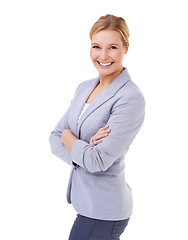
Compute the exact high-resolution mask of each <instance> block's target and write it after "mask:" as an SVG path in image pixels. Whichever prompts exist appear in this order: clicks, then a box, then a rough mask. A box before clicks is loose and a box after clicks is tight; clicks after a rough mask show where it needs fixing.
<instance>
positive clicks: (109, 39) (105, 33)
mask: <svg viewBox="0 0 188 240" xmlns="http://www.w3.org/2000/svg"><path fill="white" fill-rule="evenodd" d="M91 42H92V43H98V44H101V45H102V44H105V45H110V44H112V43H113V44H115V43H117V44H121V43H122V37H121V34H120V33H119V32H118V31H117V30H110V29H105V30H101V31H99V32H97V33H96V34H95V35H94V36H93V37H92V40H91Z"/></svg>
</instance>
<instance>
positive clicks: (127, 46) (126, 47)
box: [125, 43, 129, 54]
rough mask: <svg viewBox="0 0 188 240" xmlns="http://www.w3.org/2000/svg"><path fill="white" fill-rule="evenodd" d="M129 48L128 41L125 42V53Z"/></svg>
mask: <svg viewBox="0 0 188 240" xmlns="http://www.w3.org/2000/svg"><path fill="white" fill-rule="evenodd" d="M128 50H129V43H127V45H126V46H125V54H126V53H127V52H128Z"/></svg>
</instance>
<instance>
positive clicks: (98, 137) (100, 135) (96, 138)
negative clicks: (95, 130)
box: [95, 133, 108, 140]
mask: <svg viewBox="0 0 188 240" xmlns="http://www.w3.org/2000/svg"><path fill="white" fill-rule="evenodd" d="M107 136H108V133H103V134H96V135H95V140H99V139H101V138H105V137H107Z"/></svg>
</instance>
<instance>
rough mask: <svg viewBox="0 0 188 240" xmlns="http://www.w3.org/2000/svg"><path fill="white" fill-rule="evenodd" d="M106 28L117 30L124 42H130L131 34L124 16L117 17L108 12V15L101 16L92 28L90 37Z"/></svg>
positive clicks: (125, 43)
mask: <svg viewBox="0 0 188 240" xmlns="http://www.w3.org/2000/svg"><path fill="white" fill-rule="evenodd" d="M104 29H111V30H117V31H118V32H119V33H120V34H121V36H122V41H123V44H124V45H125V46H126V45H127V43H128V42H129V40H128V38H129V36H130V34H129V28H128V26H127V24H126V21H125V19H123V18H122V17H116V16H114V15H110V14H107V15H106V16H102V17H100V18H99V19H98V20H97V21H96V22H95V23H94V25H93V27H92V28H91V30H90V34H89V36H90V39H92V37H93V36H94V35H95V34H96V33H97V32H99V31H100V30H104Z"/></svg>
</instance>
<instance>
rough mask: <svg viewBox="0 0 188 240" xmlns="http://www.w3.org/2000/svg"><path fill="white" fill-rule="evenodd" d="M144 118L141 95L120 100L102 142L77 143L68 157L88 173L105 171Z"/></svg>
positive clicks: (123, 151) (128, 141)
mask: <svg viewBox="0 0 188 240" xmlns="http://www.w3.org/2000/svg"><path fill="white" fill-rule="evenodd" d="M144 115H145V101H144V98H143V96H142V95H141V94H138V95H137V96H134V97H130V98H129V99H125V97H122V98H121V99H120V100H119V101H118V102H116V104H114V107H113V109H112V111H111V114H110V118H109V120H108V122H107V125H109V129H110V130H111V132H110V133H109V135H108V136H107V137H106V138H104V139H103V141H102V143H100V144H98V145H96V146H94V147H93V146H91V145H89V144H88V143H87V142H85V141H82V140H77V141H75V142H74V144H73V146H72V151H71V158H72V161H74V162H75V163H76V164H78V165H79V166H81V167H83V168H84V169H86V170H87V171H89V172H91V173H95V172H101V171H106V170H107V169H108V168H109V167H110V166H111V165H112V164H113V163H114V162H115V160H117V159H118V158H119V157H122V156H123V155H125V154H126V152H127V151H128V148H129V145H130V144H131V143H132V141H133V139H134V138H135V136H136V134H137V133H138V131H139V130H140V128H141V126H142V123H143V120H144Z"/></svg>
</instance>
